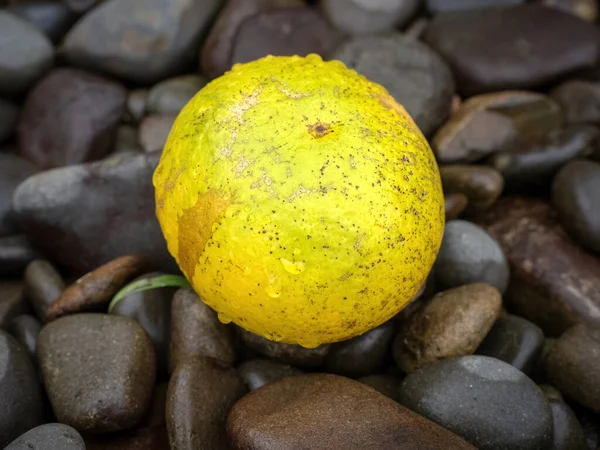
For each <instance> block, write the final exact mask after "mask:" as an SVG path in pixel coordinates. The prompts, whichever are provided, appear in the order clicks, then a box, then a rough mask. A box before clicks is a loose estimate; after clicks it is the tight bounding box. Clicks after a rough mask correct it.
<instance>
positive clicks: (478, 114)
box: [431, 91, 563, 164]
mask: <svg viewBox="0 0 600 450" xmlns="http://www.w3.org/2000/svg"><path fill="white" fill-rule="evenodd" d="M562 120H563V119H562V111H561V109H560V106H559V105H558V104H557V103H556V102H555V101H554V100H552V99H551V98H550V97H548V96H546V95H543V94H540V93H537V92H528V91H504V92H494V93H491V94H483V95H477V96H475V97H471V98H469V99H468V100H467V101H465V102H464V103H463V104H462V105H461V106H460V107H459V109H458V111H457V112H456V113H455V114H453V115H452V116H451V117H450V119H449V120H448V121H447V122H446V123H445V124H444V125H443V126H442V127H441V128H440V129H439V130H438V131H437V133H436V134H435V136H434V137H433V139H432V141H431V146H432V148H433V150H434V152H435V154H436V157H437V159H438V161H439V162H440V163H442V164H456V163H464V162H475V161H480V160H482V159H483V158H485V157H486V156H489V155H492V154H494V153H497V152H499V151H502V150H507V149H513V148H518V147H521V146H524V145H525V146H530V145H531V144H532V143H536V142H541V141H543V140H544V139H546V137H547V136H548V134H550V133H552V132H555V131H556V130H557V129H560V128H561V127H562Z"/></svg>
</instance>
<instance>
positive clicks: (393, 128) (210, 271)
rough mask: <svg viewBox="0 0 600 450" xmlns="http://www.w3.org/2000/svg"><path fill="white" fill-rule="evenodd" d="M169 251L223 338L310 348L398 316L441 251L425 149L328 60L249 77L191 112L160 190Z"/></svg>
mask: <svg viewBox="0 0 600 450" xmlns="http://www.w3.org/2000/svg"><path fill="white" fill-rule="evenodd" d="M154 186H155V187H156V209H157V216H158V219H159V222H160V224H161V227H162V230H163V233H164V236H165V238H166V240H167V243H168V247H169V251H170V252H171V254H172V255H173V256H174V257H175V258H176V260H177V262H178V263H179V266H180V267H181V269H182V271H183V272H184V274H185V275H186V277H187V278H188V280H189V281H190V283H191V284H192V286H193V287H194V289H195V290H196V291H197V292H198V294H199V295H200V297H201V298H202V300H203V301H204V302H205V303H207V304H208V305H209V306H210V307H212V308H213V309H214V310H216V311H217V312H218V313H219V317H220V319H221V320H222V321H224V322H229V321H233V322H234V323H236V324H237V325H239V326H241V327H243V328H245V329H247V330H249V331H251V332H254V333H256V334H259V335H261V336H264V337H266V338H268V339H271V340H274V341H281V342H285V343H296V344H300V345H303V346H305V347H315V346H317V345H319V344H323V343H328V342H336V341H340V340H343V339H347V338H350V337H352V336H357V335H360V334H362V333H364V332H366V331H367V330H369V329H371V328H373V327H375V326H377V325H379V324H381V323H383V322H384V321H386V320H388V319H390V318H391V317H392V316H394V315H395V314H396V313H397V312H398V311H399V310H400V309H401V308H402V307H403V306H405V305H406V304H407V302H409V301H410V299H411V298H412V297H413V295H414V294H415V293H416V292H417V290H418V289H419V287H420V286H421V285H422V283H423V282H424V280H425V278H426V276H427V274H428V272H429V270H430V268H431V266H432V264H433V262H434V259H435V256H436V254H437V252H438V250H439V246H440V242H441V238H442V233H443V227H444V201H443V194H442V188H441V182H440V177H439V172H438V168H437V165H436V162H435V159H434V157H433V153H432V152H431V149H430V148H429V146H428V144H427V141H426V140H425V138H424V137H423V135H422V134H421V132H420V131H419V129H418V128H417V126H416V125H415V123H414V122H413V121H412V119H411V118H410V117H409V116H408V114H407V113H406V111H405V110H404V108H402V107H401V106H400V105H398V104H397V103H396V102H395V101H394V99H393V98H392V97H391V96H390V95H389V94H388V92H387V91H386V90H385V89H384V88H383V87H382V86H380V85H378V84H375V83H372V82H370V81H368V80H367V79H366V78H364V77H363V76H361V75H358V74H357V73H356V72H355V71H353V70H349V69H347V68H346V67H345V66H344V64H342V63H341V62H339V61H330V62H323V61H322V59H321V58H320V57H319V56H317V55H309V56H307V57H305V58H303V57H298V56H294V57H273V56H268V57H266V58H263V59H260V60H257V61H253V62H251V63H247V64H244V65H237V66H235V67H234V68H233V70H232V71H230V72H228V73H227V74H225V75H224V76H222V77H220V78H217V79H216V80H214V81H212V82H211V83H209V84H208V85H207V86H206V87H205V88H204V89H202V90H201V91H200V92H199V93H198V94H197V95H196V96H195V97H194V98H193V99H192V100H191V101H190V102H189V103H188V105H187V106H186V107H185V108H184V109H183V110H182V111H181V113H180V114H179V117H178V118H177V120H176V121H175V124H174V126H173V129H172V131H171V133H170V135H169V138H168V140H167V143H166V146H165V149H164V152H163V154H162V158H161V161H160V163H159V165H158V167H157V169H156V172H155V174H154Z"/></svg>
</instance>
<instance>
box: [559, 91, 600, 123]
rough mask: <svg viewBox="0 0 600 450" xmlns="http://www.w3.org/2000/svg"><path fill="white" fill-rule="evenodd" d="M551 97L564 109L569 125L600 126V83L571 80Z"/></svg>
mask: <svg viewBox="0 0 600 450" xmlns="http://www.w3.org/2000/svg"><path fill="white" fill-rule="evenodd" d="M550 95H551V96H552V98H553V99H554V100H555V101H556V102H557V103H558V104H559V105H560V106H561V108H562V109H563V111H564V115H565V119H566V121H567V123H575V124H577V123H591V124H596V125H598V124H600V83H598V82H593V81H585V80H571V81H567V82H565V83H563V84H560V85H559V86H558V87H556V88H555V89H554V90H553V91H552V92H551V93H550Z"/></svg>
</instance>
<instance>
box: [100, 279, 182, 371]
mask: <svg viewBox="0 0 600 450" xmlns="http://www.w3.org/2000/svg"><path fill="white" fill-rule="evenodd" d="M159 275H164V274H161V273H157V272H153V273H149V274H145V275H142V276H140V277H137V278H136V279H134V280H133V281H132V282H135V281H139V280H148V279H150V278H153V277H156V276H159ZM175 291H177V288H173V287H166V288H158V289H148V290H146V291H141V292H134V293H132V294H129V295H126V296H125V297H123V298H122V299H121V300H119V302H118V303H117V304H116V305H115V306H114V308H113V310H112V314H117V315H119V316H125V317H130V318H132V319H134V320H135V321H136V322H137V323H139V324H140V325H141V326H142V328H144V330H146V333H148V336H150V339H152V343H153V344H154V350H155V352H156V362H157V364H158V370H159V371H160V372H162V373H166V372H167V360H168V356H167V352H168V349H169V339H170V335H171V300H173V295H175Z"/></svg>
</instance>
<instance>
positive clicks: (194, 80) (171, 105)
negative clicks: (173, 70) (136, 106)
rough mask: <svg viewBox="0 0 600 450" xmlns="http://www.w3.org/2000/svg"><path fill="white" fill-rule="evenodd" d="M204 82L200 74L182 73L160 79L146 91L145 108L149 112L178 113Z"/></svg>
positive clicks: (204, 79)
mask: <svg viewBox="0 0 600 450" xmlns="http://www.w3.org/2000/svg"><path fill="white" fill-rule="evenodd" d="M206 82H207V80H206V78H204V77H203V76H201V75H182V76H179V77H175V78H169V79H168V80H165V81H161V82H160V83H158V84H156V85H155V86H154V87H153V88H152V89H150V92H149V93H148V106H147V110H148V112H149V113H150V114H178V113H179V111H181V110H182V109H183V107H184V106H185V105H187V103H188V102H189V101H190V100H191V98H192V97H193V96H194V95H196V93H197V92H198V91H199V90H200V89H202V88H203V87H204V85H205V84H206Z"/></svg>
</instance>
